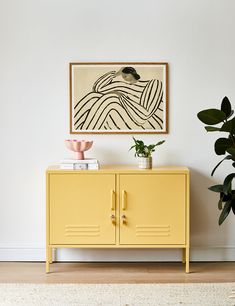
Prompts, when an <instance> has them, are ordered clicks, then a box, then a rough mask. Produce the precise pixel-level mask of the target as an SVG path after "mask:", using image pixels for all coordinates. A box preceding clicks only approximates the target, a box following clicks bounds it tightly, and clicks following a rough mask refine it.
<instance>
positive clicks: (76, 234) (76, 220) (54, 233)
mask: <svg viewBox="0 0 235 306" xmlns="http://www.w3.org/2000/svg"><path fill="white" fill-rule="evenodd" d="M114 193H115V175H113V174H103V175H94V174H93V175H92V174H87V175H82V174H52V175H51V176H50V229H51V231H50V241H51V243H52V244H115V224H114V223H113V222H110V219H111V214H113V216H114V214H115V213H114V210H115V199H114V197H113V194H114Z"/></svg>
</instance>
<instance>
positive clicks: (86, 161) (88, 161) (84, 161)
mask: <svg viewBox="0 0 235 306" xmlns="http://www.w3.org/2000/svg"><path fill="white" fill-rule="evenodd" d="M60 163H61V164H97V163H98V160H97V159H94V158H85V159H72V158H65V159H63V160H62V161H61V162H60Z"/></svg>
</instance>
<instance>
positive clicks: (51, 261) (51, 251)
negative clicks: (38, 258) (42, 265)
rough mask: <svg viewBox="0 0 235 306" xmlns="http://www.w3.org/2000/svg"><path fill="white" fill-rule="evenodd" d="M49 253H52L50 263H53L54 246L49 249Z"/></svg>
mask: <svg viewBox="0 0 235 306" xmlns="http://www.w3.org/2000/svg"><path fill="white" fill-rule="evenodd" d="M49 255H50V264H52V263H53V249H52V248H50V249H49Z"/></svg>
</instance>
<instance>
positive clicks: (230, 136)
mask: <svg viewBox="0 0 235 306" xmlns="http://www.w3.org/2000/svg"><path fill="white" fill-rule="evenodd" d="M233 114H234V111H233V110H232V107H231V103H230V101H229V99H228V98H227V97H224V98H223V100H222V103H221V108H220V109H215V108H211V109H205V110H202V111H201V112H199V113H198V114H197V116H198V118H199V120H201V121H202V122H203V123H205V124H206V126H205V129H206V131H207V132H222V133H223V137H220V138H218V139H217V140H216V141H215V144H214V149H215V153H216V154H217V155H225V157H224V158H223V159H222V160H221V161H220V162H219V163H218V164H217V165H216V166H215V168H214V169H213V170H212V173H211V176H213V174H214V172H215V170H216V169H217V168H218V166H219V165H220V164H221V163H222V162H223V161H225V160H230V161H231V162H232V166H233V167H234V168H235V116H233ZM217 124H220V126H215V125H217ZM226 134H227V135H226ZM234 177H235V173H230V174H228V175H227V176H226V177H225V179H224V181H223V183H222V184H219V185H214V186H211V187H209V189H210V190H211V191H214V192H218V193H219V202H218V208H219V210H221V214H220V217H219V225H221V224H222V223H223V222H224V220H225V219H226V218H227V216H228V215H229V213H230V211H231V210H232V211H233V213H234V214H235V190H234V189H233V188H232V181H233V179H234Z"/></svg>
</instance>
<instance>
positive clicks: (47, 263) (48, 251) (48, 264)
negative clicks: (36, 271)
mask: <svg viewBox="0 0 235 306" xmlns="http://www.w3.org/2000/svg"><path fill="white" fill-rule="evenodd" d="M50 252H51V250H50V247H46V273H49V272H50Z"/></svg>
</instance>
